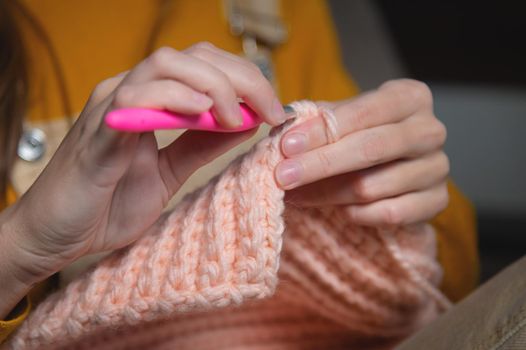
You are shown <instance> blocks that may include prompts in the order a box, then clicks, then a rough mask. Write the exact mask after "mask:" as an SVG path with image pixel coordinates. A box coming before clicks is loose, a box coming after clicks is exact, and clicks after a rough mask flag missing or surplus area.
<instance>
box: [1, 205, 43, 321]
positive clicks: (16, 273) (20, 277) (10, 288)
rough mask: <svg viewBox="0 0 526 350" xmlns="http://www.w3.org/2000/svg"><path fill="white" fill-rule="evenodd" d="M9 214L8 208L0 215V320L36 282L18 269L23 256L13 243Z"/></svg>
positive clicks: (14, 242) (10, 210) (35, 279)
mask: <svg viewBox="0 0 526 350" xmlns="http://www.w3.org/2000/svg"><path fill="white" fill-rule="evenodd" d="M11 212H12V209H11V208H8V209H6V210H4V211H3V212H2V213H0V240H1V242H2V244H1V245H0V281H1V283H0V320H2V319H4V318H5V317H6V316H7V315H8V314H9V312H10V311H11V310H12V309H13V308H14V307H15V306H16V305H17V304H18V303H19V302H20V300H22V298H24V297H25V296H26V295H27V294H28V292H29V291H30V290H31V287H32V286H33V284H34V283H36V282H37V278H36V276H35V277H34V278H30V277H29V275H25V274H24V273H22V270H20V268H19V266H21V265H20V264H21V262H22V261H21V260H22V259H24V256H23V254H21V251H20V247H19V246H18V245H17V244H16V241H14V237H13V234H14V232H12V229H11V227H12V225H11V222H10V217H11V216H10V215H11Z"/></svg>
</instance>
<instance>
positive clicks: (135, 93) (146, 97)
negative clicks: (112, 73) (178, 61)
mask: <svg viewBox="0 0 526 350" xmlns="http://www.w3.org/2000/svg"><path fill="white" fill-rule="evenodd" d="M212 104H213V101H212V99H211V98H209V97H208V96H207V95H205V94H203V93H201V92H198V91H195V90H193V89H192V88H190V87H188V86H186V85H184V84H181V83H179V82H177V81H174V80H155V81H148V82H145V83H138V84H128V85H124V86H122V87H121V88H119V90H118V91H117V93H116V95H115V98H114V99H113V107H114V108H130V107H144V108H157V109H167V110H172V111H177V112H179V113H183V114H198V113H202V112H204V111H207V110H209V109H210V107H212Z"/></svg>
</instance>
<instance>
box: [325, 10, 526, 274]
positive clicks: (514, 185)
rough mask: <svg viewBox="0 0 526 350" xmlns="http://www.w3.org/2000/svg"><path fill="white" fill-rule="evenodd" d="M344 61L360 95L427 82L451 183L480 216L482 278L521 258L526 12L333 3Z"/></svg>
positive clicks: (525, 249) (524, 246)
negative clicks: (384, 86) (397, 82)
mask: <svg viewBox="0 0 526 350" xmlns="http://www.w3.org/2000/svg"><path fill="white" fill-rule="evenodd" d="M330 5H331V9H332V13H333V17H334V19H335V22H336V27H337V30H338V34H339V37H340V41H341V42H342V51H343V57H344V60H345V64H346V66H347V68H348V70H349V72H350V73H351V75H352V76H353V78H354V79H355V80H356V81H357V83H358V84H359V86H360V87H361V88H362V89H364V90H366V89H370V88H374V87H376V86H378V85H379V84H380V83H381V82H383V81H385V80H388V79H393V78H399V77H412V78H416V79H419V80H423V81H425V82H426V83H428V84H429V85H430V87H431V89H432V91H433V94H434V97H435V113H436V114H437V116H438V117H439V118H440V119H441V120H442V121H443V122H444V123H445V124H446V126H447V127H448V135H449V136H448V141H447V143H446V152H447V153H448V155H449V157H450V160H451V166H452V171H451V173H452V177H453V179H454V180H455V181H456V182H457V183H458V184H459V185H460V187H461V188H462V190H463V191H464V192H465V193H466V194H467V195H468V196H469V197H470V198H471V199H472V200H473V202H474V204H475V205H476V207H477V212H478V226H479V240H480V241H479V246H480V254H481V263H482V276H481V277H482V280H486V279H488V278H489V277H491V276H492V275H494V274H495V273H496V272H498V271H499V270H500V269H502V268H503V267H505V266H506V265H508V264H509V263H511V262H512V261H514V260H516V259H518V258H519V257H521V256H523V255H525V254H526V183H525V182H526V136H524V134H525V133H526V6H525V5H524V2H522V1H514V2H512V1H500V2H496V1H492V2H485V1H450V0H447V1H408V0H396V1H392V0H331V1H330Z"/></svg>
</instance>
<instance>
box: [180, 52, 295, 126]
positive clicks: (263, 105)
mask: <svg viewBox="0 0 526 350" xmlns="http://www.w3.org/2000/svg"><path fill="white" fill-rule="evenodd" d="M187 52H188V53H189V54H190V55H192V56H194V57H197V58H199V59H201V60H203V61H205V62H208V63H210V64H211V65H213V66H214V67H216V68H218V69H220V70H221V71H223V72H224V73H225V74H226V75H227V76H228V78H229V79H230V81H231V82H232V85H233V87H234V89H235V91H236V94H237V96H238V97H240V98H242V99H243V100H244V102H246V103H247V104H248V105H249V106H250V107H251V108H252V109H253V110H254V111H255V112H256V113H257V114H258V115H259V116H260V117H261V118H263V120H265V121H266V122H267V123H269V124H272V125H279V124H281V123H283V122H284V121H285V112H284V111H283V107H282V106H281V102H280V101H279V100H278V98H277V97H276V95H275V93H274V90H273V88H272V86H271V84H270V82H269V81H268V80H267V79H266V78H265V77H264V76H263V74H262V73H261V71H260V70H259V68H258V67H257V66H256V65H255V64H253V63H252V62H249V61H247V60H244V59H241V58H240V57H238V56H235V55H233V54H230V53H228V52H225V51H222V50H219V49H217V48H215V47H214V46H212V45H211V44H200V45H196V46H193V47H192V48H190V49H188V50H187Z"/></svg>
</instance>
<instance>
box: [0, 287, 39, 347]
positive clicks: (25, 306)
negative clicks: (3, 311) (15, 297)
mask: <svg viewBox="0 0 526 350" xmlns="http://www.w3.org/2000/svg"><path fill="white" fill-rule="evenodd" d="M30 309H31V303H30V302H29V298H27V297H26V298H24V299H23V300H22V301H20V303H18V305H17V306H16V307H15V308H14V309H13V311H12V312H11V314H10V315H9V316H8V317H7V318H6V319H5V320H0V344H2V343H3V342H4V341H5V340H6V339H7V337H8V336H9V335H10V334H11V333H12V332H13V331H14V330H15V329H16V328H18V326H20V325H21V324H22V322H24V320H25V319H26V318H27V315H28V314H29V310H30Z"/></svg>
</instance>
